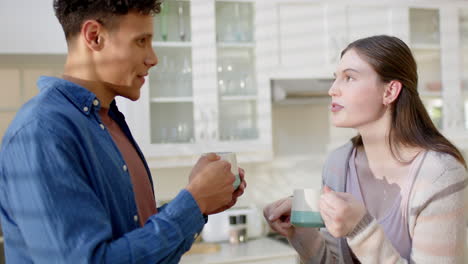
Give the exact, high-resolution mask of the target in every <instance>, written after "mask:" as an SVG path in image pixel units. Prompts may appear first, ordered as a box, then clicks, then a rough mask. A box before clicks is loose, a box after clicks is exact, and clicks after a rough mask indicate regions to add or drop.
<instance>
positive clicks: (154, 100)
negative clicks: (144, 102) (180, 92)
mask: <svg viewBox="0 0 468 264" xmlns="http://www.w3.org/2000/svg"><path fill="white" fill-rule="evenodd" d="M151 102H152V103H191V102H193V98H192V97H157V98H151Z"/></svg>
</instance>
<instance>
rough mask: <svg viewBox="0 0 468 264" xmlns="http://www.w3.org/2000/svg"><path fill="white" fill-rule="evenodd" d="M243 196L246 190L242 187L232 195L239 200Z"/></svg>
mask: <svg viewBox="0 0 468 264" xmlns="http://www.w3.org/2000/svg"><path fill="white" fill-rule="evenodd" d="M242 194H244V189H243V188H242V186H241V185H240V186H239V188H237V190H236V191H235V192H234V193H233V194H232V195H233V197H236V198H237V197H239V196H241V195H242Z"/></svg>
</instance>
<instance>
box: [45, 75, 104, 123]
mask: <svg viewBox="0 0 468 264" xmlns="http://www.w3.org/2000/svg"><path fill="white" fill-rule="evenodd" d="M37 86H38V87H39V90H40V91H42V90H44V89H48V88H55V89H57V90H59V91H60V92H61V93H63V94H64V95H65V97H67V98H68V100H70V101H71V102H72V103H73V105H74V106H75V107H76V108H78V109H79V110H80V112H82V113H83V114H85V115H89V114H90V113H91V110H92V109H93V108H94V111H99V109H100V107H101V103H100V102H99V100H98V99H97V97H96V95H95V94H94V93H92V92H90V91H89V90H88V89H86V88H84V87H82V86H80V85H78V84H76V83H73V82H70V81H67V80H64V79H60V78H57V77H49V76H41V77H40V78H39V80H38V81H37ZM95 100H98V101H97V103H95V102H94V101H95Z"/></svg>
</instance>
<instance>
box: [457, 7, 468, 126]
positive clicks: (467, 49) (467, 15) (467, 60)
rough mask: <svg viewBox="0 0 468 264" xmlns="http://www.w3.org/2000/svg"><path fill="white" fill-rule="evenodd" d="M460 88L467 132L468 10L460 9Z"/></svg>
mask: <svg viewBox="0 0 468 264" xmlns="http://www.w3.org/2000/svg"><path fill="white" fill-rule="evenodd" d="M459 25H460V47H461V86H462V89H463V97H464V102H465V103H464V107H465V109H464V113H465V129H467V130H468V8H466V9H460V17H459Z"/></svg>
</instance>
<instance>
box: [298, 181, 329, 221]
mask: <svg viewBox="0 0 468 264" xmlns="http://www.w3.org/2000/svg"><path fill="white" fill-rule="evenodd" d="M321 193H322V192H321V190H320V189H318V188H307V189H295V190H294V196H293V201H292V208H291V224H292V225H294V226H299V227H325V224H324V223H323V219H322V216H321V215H320V209H319V200H320V195H321Z"/></svg>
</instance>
